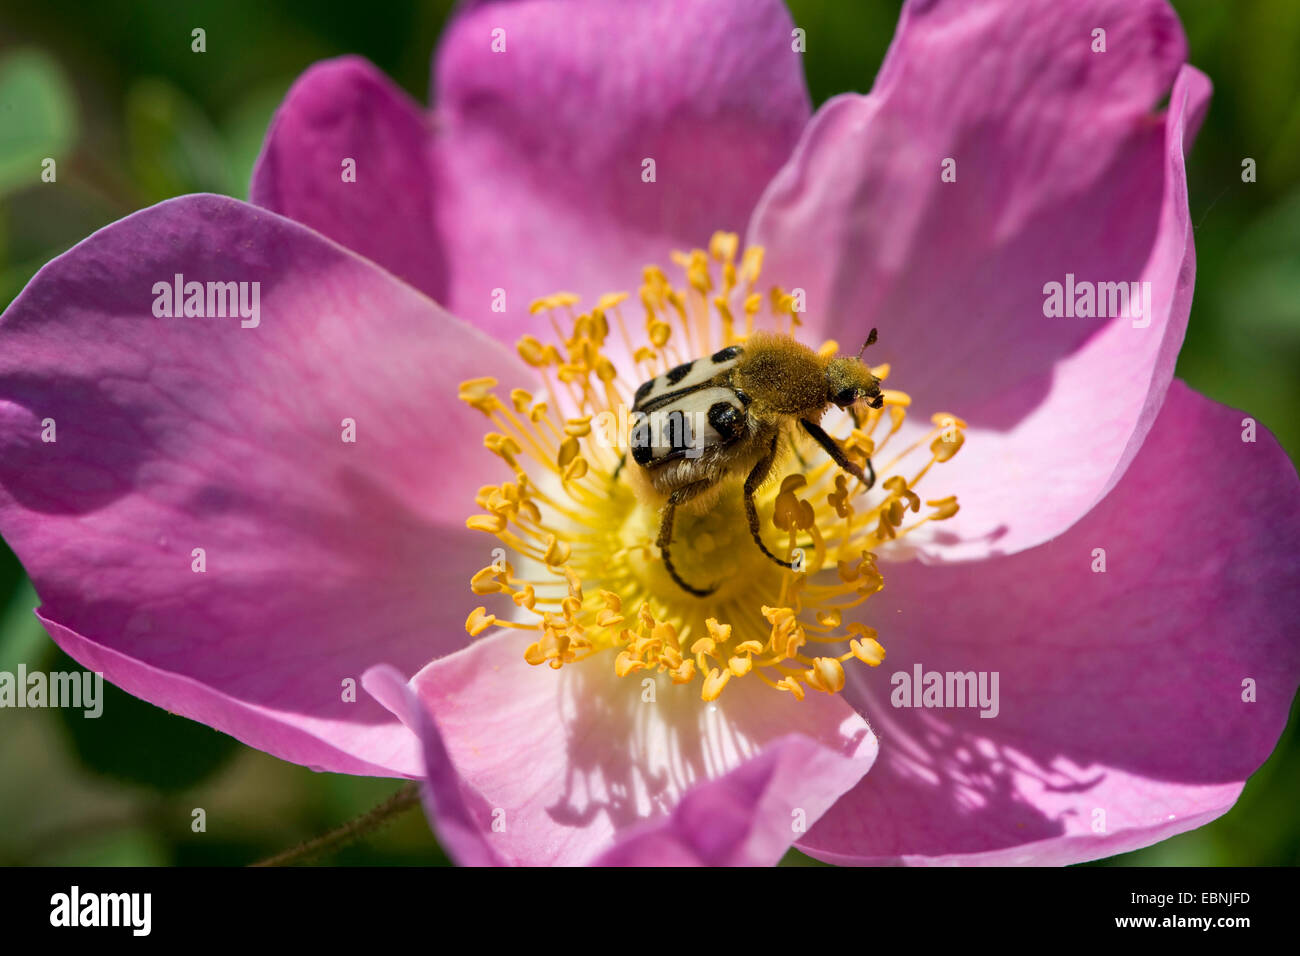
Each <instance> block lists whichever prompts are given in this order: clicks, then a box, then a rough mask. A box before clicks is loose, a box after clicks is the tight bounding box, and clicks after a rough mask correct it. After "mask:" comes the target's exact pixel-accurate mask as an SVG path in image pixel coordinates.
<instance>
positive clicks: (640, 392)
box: [632, 379, 655, 405]
mask: <svg viewBox="0 0 1300 956" xmlns="http://www.w3.org/2000/svg"><path fill="white" fill-rule="evenodd" d="M654 387H655V380H654V379H650V381H648V382H643V383H642V384H641V386H640V387H639V388H638V389H637V390H636V394H635V395H633V396H632V404H633V405H637V404H639V403H640V402H641V399H643V398H645V397H646V396H647V395H649V394H650V389H652V388H654Z"/></svg>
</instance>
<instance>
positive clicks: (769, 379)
mask: <svg viewBox="0 0 1300 956" xmlns="http://www.w3.org/2000/svg"><path fill="white" fill-rule="evenodd" d="M875 341H876V330H875V329H872V330H871V334H870V335H868V336H867V340H866V342H865V343H864V344H863V346H862V349H861V350H860V351H859V352H858V354H857V356H856V357H851V356H835V357H831V356H822V355H819V354H818V353H816V352H814V351H813V350H812V349H810V348H808V346H806V345H803V344H802V343H800V342H799V341H797V340H796V339H795V338H794V337H793V336H790V335H784V334H781V333H770V332H769V333H756V334H754V335H752V336H750V337H749V339H748V340H746V342H745V344H744V345H732V346H729V347H727V348H724V349H721V350H720V351H717V352H714V353H713V354H712V355H710V356H706V357H702V358H697V359H695V360H693V361H690V362H685V363H683V364H681V365H678V366H676V367H675V368H671V369H669V370H668V371H666V372H664V373H663V374H662V375H658V376H656V377H655V378H652V379H650V380H649V381H648V382H645V383H643V384H642V385H641V386H640V388H638V389H637V390H636V394H635V396H634V397H633V405H632V421H633V424H634V427H633V429H632V432H631V436H630V442H629V444H630V451H631V456H632V460H633V462H634V463H635V464H636V466H637V467H638V468H639V469H640V470H641V472H642V477H643V478H644V479H645V481H646V482H647V483H648V484H649V485H650V487H651V488H653V490H654V491H655V492H656V493H658V495H660V496H661V497H662V498H664V499H665V504H664V506H663V513H662V517H661V519H660V524H659V535H658V538H657V539H656V541H655V543H656V544H657V545H658V547H659V550H660V552H661V554H662V555H663V560H664V566H665V567H666V568H667V570H668V573H669V574H670V575H671V576H672V579H673V580H674V581H675V582H676V583H677V584H678V586H680V587H681V588H682V589H683V590H684V591H687V592H688V593H690V594H693V595H696V596H697V597H705V596H707V595H709V594H711V593H713V591H714V590H716V588H697V587H693V586H692V585H690V584H688V583H686V581H684V580H683V579H682V577H681V575H680V574H678V572H677V569H676V568H675V567H674V566H673V562H672V554H671V545H672V537H673V523H674V519H675V516H676V512H677V509H678V508H679V507H681V506H683V505H686V504H688V503H690V504H691V505H692V507H694V508H696V509H701V510H702V509H703V508H705V507H707V506H708V503H709V501H711V500H716V498H715V497H714V496H715V495H717V494H719V493H720V492H721V490H722V489H723V487H724V486H725V485H726V484H727V483H728V481H729V480H730V479H733V478H735V479H738V478H739V477H741V476H742V475H743V476H744V498H745V515H746V517H747V519H748V522H749V532H750V535H751V536H752V537H753V539H754V543H755V544H757V545H758V548H759V550H760V551H762V552H763V554H764V555H766V556H767V557H768V558H770V559H771V560H772V561H775V562H776V563H777V564H779V565H780V566H781V567H784V568H791V567H793V565H791V564H790V562H788V561H783V560H781V559H780V558H778V557H777V556H776V555H774V554H773V553H772V552H771V551H769V550H768V548H767V545H765V544H764V543H763V538H762V536H761V535H760V533H759V524H758V510H757V508H756V507H755V504H754V494H755V492H757V491H758V489H759V488H760V487H761V486H762V485H763V483H764V482H765V481H766V480H767V479H768V477H769V475H770V473H771V471H772V466H773V464H774V463H775V461H776V460H777V458H778V455H779V454H780V452H781V451H782V444H783V436H785V435H787V434H788V432H789V431H790V429H791V428H793V427H798V428H801V429H803V431H804V432H806V433H807V434H808V435H809V436H810V437H811V438H812V439H813V440H814V441H815V442H817V444H818V445H820V446H821V447H822V449H823V450H825V452H826V454H828V455H829V456H830V457H831V460H832V461H834V462H835V464H836V465H838V466H839V467H840V468H842V469H844V470H845V471H847V472H848V473H849V474H851V475H853V476H854V477H855V478H857V479H858V480H859V481H861V482H862V483H863V485H864V486H865V488H866V489H868V490H869V489H870V488H871V487H872V486H873V485H874V484H875V481H876V475H875V470H874V469H873V468H872V466H871V460H870V459H867V462H866V470H865V471H864V470H863V468H862V467H860V466H859V465H858V464H857V463H856V462H854V461H851V460H850V459H849V457H848V456H847V455H846V454H845V453H844V450H843V449H842V448H841V447H840V446H839V443H838V442H836V441H835V439H833V438H831V436H830V435H828V434H826V432H825V431H824V430H822V427H821V425H820V424H818V423H819V422H820V421H821V418H822V416H823V415H825V413H826V412H827V411H828V410H829V409H830V407H831V406H832V405H835V406H837V407H839V408H842V409H848V408H851V407H853V406H854V405H856V404H858V403H859V402H862V403H865V404H866V405H867V406H869V407H871V408H880V407H882V406H883V405H884V396H883V394H882V392H881V390H880V379H878V378H877V377H876V376H874V375H872V374H871V370H870V369H869V368H868V367H867V366H866V365H865V364H864V363H863V362H862V353H863V352H864V351H866V349H867V347H868V346H870V345H871V344H872V343H873V342H875ZM625 461H626V455H625V456H624V461H623V462H620V463H619V467H618V469H617V470H616V471H615V477H617V475H618V472H619V471H621V470H622V467H623V464H624V462H625Z"/></svg>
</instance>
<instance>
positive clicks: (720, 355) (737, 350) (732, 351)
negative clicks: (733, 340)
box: [712, 345, 745, 363]
mask: <svg viewBox="0 0 1300 956" xmlns="http://www.w3.org/2000/svg"><path fill="white" fill-rule="evenodd" d="M744 351H745V350H744V349H743V348H741V347H740V346H739V345H729V346H727V347H726V348H725V349H719V350H718V351H716V352H714V353H713V355H712V358H713V361H715V362H718V363H722V362H730V361H731V360H732V359H734V358H739V357H740V356H741V354H742V353H743V352H744Z"/></svg>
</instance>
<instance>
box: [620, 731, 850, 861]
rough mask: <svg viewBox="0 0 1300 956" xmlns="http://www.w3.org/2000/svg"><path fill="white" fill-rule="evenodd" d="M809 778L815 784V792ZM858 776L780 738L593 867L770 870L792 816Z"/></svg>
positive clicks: (812, 747)
mask: <svg viewBox="0 0 1300 956" xmlns="http://www.w3.org/2000/svg"><path fill="white" fill-rule="evenodd" d="M869 740H870V748H871V754H872V756H873V757H874V754H875V751H876V746H875V738H874V737H871V738H869ZM868 762H869V761H868ZM810 779H814V780H818V781H821V783H820V784H819V785H818V788H817V792H811V791H810V790H809V788H808V784H807V781H809V780H810ZM859 779H862V767H861V766H860V765H859V764H858V763H856V762H855V761H852V760H846V759H845V758H844V757H843V756H841V755H840V754H838V753H835V752H833V751H831V750H828V749H827V748H826V747H824V746H822V745H821V744H819V743H817V742H815V741H813V740H810V739H809V738H807V737H804V736H801V735H798V734H791V735H789V736H786V737H779V738H777V739H776V740H775V741H773V742H772V743H771V744H769V745H768V746H766V747H765V748H764V749H763V750H762V751H760V752H759V754H758V756H757V757H755V758H754V759H753V760H750V761H748V762H747V763H744V764H742V765H741V766H740V767H738V768H737V769H735V770H733V771H731V772H730V773H728V774H727V775H726V776H724V777H721V778H719V779H717V780H710V781H708V782H706V783H701V784H698V785H697V786H695V787H693V788H692V789H691V790H689V791H687V793H686V794H685V796H683V797H682V800H681V802H680V803H679V804H677V806H676V808H674V810H673V812H672V814H671V815H670V816H669V817H667V818H666V819H663V820H658V821H655V822H653V823H648V824H642V825H641V826H640V827H639V828H637V829H636V830H634V831H633V832H632V833H630V834H629V835H628V836H627V837H625V838H623V839H622V840H620V841H619V843H618V844H617V845H616V846H615V847H614V848H613V849H610V850H607V851H606V852H605V853H603V854H601V856H600V858H599V859H597V860H596V865H597V866H770V865H772V864H774V863H776V862H777V861H778V860H780V859H781V857H782V856H783V855H784V854H785V851H786V850H787V849H789V846H790V829H791V821H792V819H794V817H795V816H796V815H799V814H804V815H805V818H806V819H809V820H813V819H816V818H817V817H820V816H821V815H822V814H823V813H825V811H826V809H827V808H828V807H829V806H830V805H831V804H832V803H834V802H835V799H836V797H837V796H838V795H839V794H841V793H843V792H844V791H846V790H848V789H849V788H850V787H852V786H853V785H854V784H855V783H857V781H858V780H859ZM796 794H797V795H798V796H797V797H796V796H795V795H796ZM795 800H798V801H799V802H800V803H803V804H809V805H810V806H803V807H798V806H795V802H794V801H795Z"/></svg>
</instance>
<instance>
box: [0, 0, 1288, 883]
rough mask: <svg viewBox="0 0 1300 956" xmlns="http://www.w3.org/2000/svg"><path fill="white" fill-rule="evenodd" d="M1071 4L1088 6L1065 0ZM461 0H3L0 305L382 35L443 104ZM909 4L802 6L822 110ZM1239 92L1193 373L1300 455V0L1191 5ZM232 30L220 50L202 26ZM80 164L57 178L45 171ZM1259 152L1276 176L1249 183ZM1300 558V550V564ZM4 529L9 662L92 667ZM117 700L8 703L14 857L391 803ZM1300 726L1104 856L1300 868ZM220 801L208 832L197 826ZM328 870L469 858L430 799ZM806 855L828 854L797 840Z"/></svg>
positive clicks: (413, 85) (1228, 115) (223, 835)
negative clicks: (42, 620)
mask: <svg viewBox="0 0 1300 956" xmlns="http://www.w3.org/2000/svg"><path fill="white" fill-rule="evenodd" d="M1062 2H1068V0H1062ZM449 6H450V4H449V3H448V2H446V0H441V2H423V3H418V2H411V0H406V2H386V3H383V4H378V5H364V6H361V7H358V6H356V5H354V4H345V3H317V2H311V0H216V2H204V0H195V2H186V3H183V4H182V3H176V2H175V0H134V2H129V3H127V2H121V3H118V2H103V3H95V4H90V3H86V2H84V0H78V2H69V0H43V2H40V3H26V2H15V0H4V4H3V6H2V7H0V306H3V305H7V304H8V303H9V301H10V300H11V299H12V298H13V297H14V296H15V295H16V294H17V293H18V292H19V291H20V290H21V289H22V287H23V285H24V284H25V283H26V282H27V280H28V279H29V278H31V276H32V274H33V273H34V272H35V271H36V270H37V269H38V268H39V267H40V266H41V265H42V264H43V263H44V262H46V261H47V260H48V259H50V258H51V257H52V256H54V255H56V254H58V253H60V252H62V251H64V250H65V249H67V248H68V247H70V246H71V245H73V244H74V243H76V242H77V241H79V240H80V239H82V238H84V237H85V236H86V235H88V234H89V233H90V232H92V231H94V230H95V229H97V228H99V227H101V226H103V225H105V224H107V223H109V222H111V221H113V220H115V219H118V218H120V217H121V216H124V215H126V214H128V213H130V212H132V211H134V210H136V209H139V208H141V207H143V206H147V205H150V204H152V203H155V202H157V201H159V200H162V199H166V198H168V197H171V196H176V195H180V194H182V193H189V192H196V191H213V192H220V193H227V194H230V195H233V196H238V197H241V198H243V197H245V196H246V194H247V186H248V179H249V173H250V170H251V168H252V164H253V160H254V159H255V157H256V155H257V150H258V147H259V145H260V143H261V139H262V135H263V133H264V132H265V130H266V126H267V123H268V121H269V119H270V116H271V113H272V111H273V110H274V108H275V106H276V104H277V103H278V102H279V101H280V99H281V97H282V96H283V94H284V92H285V91H286V90H287V89H288V87H289V85H290V83H292V81H293V80H294V78H295V77H296V76H297V75H298V74H299V73H300V72H301V71H302V70H303V69H305V68H306V67H307V66H309V65H310V64H311V63H312V62H314V61H316V60H320V59H323V58H326V57H332V56H337V55H339V54H342V53H360V54H362V55H364V56H366V57H368V58H369V59H371V60H372V61H374V62H375V63H376V64H377V65H378V66H379V67H380V68H381V69H383V70H384V71H386V72H387V73H388V74H389V75H390V76H392V77H393V78H394V79H395V80H396V81H397V82H398V83H399V84H400V85H402V86H403V87H404V88H406V89H407V90H408V91H409V92H410V93H411V94H412V95H413V96H415V97H416V98H417V99H418V100H420V101H421V102H424V101H426V100H427V87H428V73H429V59H430V54H431V51H432V49H433V47H434V44H435V42H436V40H437V37H438V35H439V32H440V30H441V27H442V24H443V22H444V20H445V18H446V16H447V12H448V8H449ZM899 6H900V3H899V2H898V0H857V2H853V3H849V2H831V0H793V2H792V3H791V7H792V9H793V11H794V15H795V19H796V21H797V23H798V24H799V25H800V26H802V27H804V28H805V29H806V30H807V34H808V51H807V53H806V55H805V64H806V67H805V68H806V72H807V77H808V83H809V85H810V87H811V89H812V94H813V98H814V100H815V101H816V102H817V103H820V102H822V101H823V100H825V99H826V98H827V97H829V96H831V95H833V94H835V93H837V92H841V91H844V90H856V91H865V90H867V89H869V88H870V85H871V81H872V77H873V76H874V75H875V71H876V68H877V67H878V65H879V63H880V60H881V58H882V57H883V55H884V52H885V49H886V47H887V45H888V43H889V40H890V37H891V36H892V34H893V29H894V25H895V23H896V21H897V16H898V9H899ZM1174 6H1175V7H1176V8H1177V9H1178V11H1179V13H1180V15H1181V16H1182V18H1183V23H1184V26H1185V28H1186V30H1187V34H1188V37H1189V39H1190V43H1191V61H1192V62H1193V63H1194V64H1196V65H1197V66H1198V67H1200V68H1201V69H1202V70H1204V71H1205V72H1206V73H1208V74H1209V76H1210V78H1211V79H1212V80H1213V81H1214V85H1215V94H1214V99H1213V101H1212V103H1211V108H1210V113H1209V116H1208V118H1207V120H1206V122H1205V125H1204V127H1203V128H1202V131H1201V134H1200V137H1199V139H1198V140H1197V143H1196V146H1195V149H1194V150H1193V152H1192V154H1191V157H1190V160H1189V181H1190V190H1191V205H1192V216H1193V222H1194V223H1195V224H1196V248H1197V266H1198V270H1197V281H1196V299H1195V303H1194V305H1193V308H1192V319H1191V325H1190V329H1189V331H1188V334H1187V342H1186V345H1185V346H1184V348H1183V352H1182V355H1181V356H1180V358H1179V363H1178V374H1179V375H1180V376H1181V377H1182V378H1184V379H1186V380H1187V381H1188V382H1190V383H1191V384H1192V385H1193V386H1194V387H1196V388H1197V389H1199V390H1200V391H1202V392H1203V393H1205V394H1207V395H1209V396H1211V397H1212V398H1215V399H1217V400H1219V401H1221V402H1225V403H1227V404H1229V405H1233V406H1235V407H1238V408H1242V409H1246V410H1248V411H1249V412H1250V413H1251V414H1252V415H1254V416H1255V417H1256V418H1257V419H1258V420H1259V421H1261V422H1262V423H1263V424H1265V425H1266V426H1267V427H1268V428H1269V429H1271V430H1272V431H1273V433H1274V434H1276V435H1277V436H1278V437H1279V439H1280V440H1281V441H1282V443H1283V444H1284V445H1285V446H1286V448H1287V450H1288V451H1289V452H1290V454H1291V456H1292V458H1293V460H1294V459H1295V457H1296V455H1297V453H1300V416H1297V415H1296V410H1297V408H1300V374H1298V370H1300V95H1298V91H1300V3H1298V2H1296V0H1175V3H1174ZM194 27H203V28H204V29H205V30H206V31H207V52H206V53H203V54H197V53H193V52H191V49H190V43H191V39H190V31H191V29H192V28H194ZM46 156H52V157H55V158H56V159H57V161H58V183H57V186H53V185H48V184H43V183H41V182H40V181H39V178H38V175H39V170H40V163H41V159H42V158H43V157H46ZM1245 157H1252V158H1254V159H1255V160H1256V161H1257V164H1258V181H1257V182H1255V183H1253V184H1247V183H1243V182H1242V181H1241V162H1242V160H1243V159H1244V158H1245ZM1298 560H1300V557H1298ZM36 603H37V602H36V596H35V594H34V592H33V591H32V589H31V586H30V584H29V583H28V582H27V580H26V578H25V577H24V576H23V573H22V568H21V567H20V566H19V564H18V562H17V561H16V560H15V558H14V557H13V555H12V554H11V553H10V552H9V551H8V550H7V549H6V548H5V547H4V545H3V544H2V543H0V670H7V671H14V670H15V669H16V668H17V666H18V664H19V663H20V662H25V663H26V664H27V666H28V668H31V669H39V670H43V671H50V670H73V669H76V665H75V664H74V663H73V662H72V661H71V660H69V659H68V658H66V657H64V656H62V655H61V654H60V653H59V651H58V650H57V648H56V647H55V646H54V644H53V642H51V641H50V640H49V638H48V637H47V636H46V635H45V633H44V631H43V630H42V629H41V628H40V627H39V625H38V624H37V623H36V620H35V618H34V617H33V615H32V613H31V611H32V608H33V607H35V605H36ZM105 690H106V693H107V699H106V702H105V706H104V714H103V716H102V717H101V718H99V719H98V720H84V719H82V718H81V717H80V712H78V711H73V712H67V711H58V710H9V711H6V712H5V714H4V722H3V725H2V727H3V733H2V734H0V863H5V864H55V863H67V864H81V863H90V864H172V863H175V864H193V863H216V864H228V863H234V864H242V863H247V862H251V861H253V860H256V859H260V858H262V857H265V856H269V855H271V854H273V853H275V852H277V851H279V850H282V849H284V848H286V847H289V846H291V845H293V844H295V843H297V842H298V841H300V840H303V839H306V838H309V837H311V836H314V835H316V834H319V833H321V832H323V831H325V830H327V829H329V828H330V827H333V826H335V825H337V824H339V823H341V822H343V821H344V820H346V819H348V818H350V817H352V816H355V815H356V814H359V813H361V812H363V811H365V810H367V809H369V808H370V807H371V806H373V805H374V804H376V803H378V802H380V801H381V800H383V799H384V798H385V797H387V796H388V795H389V794H391V793H392V792H393V791H394V790H395V789H396V788H397V783H396V782H394V781H391V780H372V779H363V778H353V777H343V776H337V775H333V774H315V773H312V772H311V771H309V770H306V769H304V768H301V767H297V766H293V765H290V764H286V763H282V762H281V761H278V760H276V759H275V758H273V757H269V756H267V755H266V754H263V753H261V752H259V751H255V750H251V749H249V748H247V747H244V746H243V745H241V744H238V743H236V742H235V741H233V740H232V739H230V738H228V737H225V736H224V735H222V734H218V733H216V732H215V731H212V730H209V729H208V728H206V727H204V726H201V725H199V724H195V723H192V722H190V721H188V720H185V719H183V718H180V717H175V716H172V715H170V714H167V713H165V712H163V711H161V710H159V709H158V708H155V707H153V706H152V705H149V704H146V703H143V702H141V701H138V700H136V699H134V698H132V697H128V696H127V695H125V694H123V693H122V692H120V691H117V690H115V689H112V688H109V687H108V685H105ZM1298 798H1300V741H1298V739H1297V732H1296V720H1295V719H1294V710H1293V720H1292V722H1291V725H1290V727H1289V728H1288V730H1287V733H1286V735H1285V736H1284V737H1283V740H1282V742H1281V744H1280V745H1279V747H1278V750H1277V752H1276V753H1275V754H1274V756H1273V758H1272V759H1271V760H1270V761H1269V762H1268V763H1267V764H1265V766H1264V767H1263V768H1262V769H1261V770H1260V771H1259V772H1258V773H1257V774H1255V776H1254V777H1253V778H1252V779H1251V781H1250V783H1249V784H1248V785H1247V787H1246V790H1245V793H1244V795H1243V796H1242V798H1241V800H1240V801H1239V803H1238V804H1237V806H1236V807H1235V808H1234V809H1233V810H1232V811H1231V812H1229V813H1228V814H1227V815H1226V816H1224V817H1222V818H1221V819H1220V820H1218V821H1216V822H1214V823H1212V824H1210V825H1209V826H1206V827H1203V828H1201V829H1200V830H1197V831H1194V832H1192V833H1188V834H1184V835H1182V836H1179V837H1175V838H1174V839H1172V840H1168V841H1166V842H1165V843H1162V844H1160V845H1158V846H1155V847H1151V848H1149V849H1147V850H1143V851H1140V852H1137V853H1132V854H1127V855H1125V856H1121V857H1115V858H1113V859H1112V860H1109V861H1105V863H1110V864H1114V863H1121V864H1143V865H1162V864H1191V865H1203V864H1209V865H1212V864H1246V865H1250V864H1296V863H1300V813H1297V803H1298ZM196 807H202V808H204V810H205V811H206V813H207V830H206V832H204V833H194V832H192V831H191V829H190V821H191V811H192V810H193V808H196ZM315 862H319V863H360V864H369V863H446V858H445V857H444V856H443V855H442V853H441V852H440V850H439V849H438V847H437V844H436V843H435V842H434V840H433V838H432V837H431V836H430V834H429V831H428V827H427V826H426V824H425V822H424V820H423V817H422V816H421V815H420V814H419V813H418V812H409V813H406V814H405V815H403V816H401V817H399V818H397V819H396V820H395V821H394V822H393V823H392V824H391V825H390V826H388V827H386V828H385V829H383V830H382V831H380V832H379V833H377V834H375V835H373V836H371V837H369V838H367V839H365V840H363V841H360V842H357V843H354V844H352V845H350V846H348V847H347V848H345V849H343V850H341V851H338V852H334V853H331V854H328V855H325V856H322V857H319V858H318V859H317V860H316V861H315ZM787 862H788V863H793V864H799V863H807V862H810V861H808V860H806V858H802V857H800V855H799V854H797V853H793V852H792V853H791V854H790V856H789V857H788V858H787Z"/></svg>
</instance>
